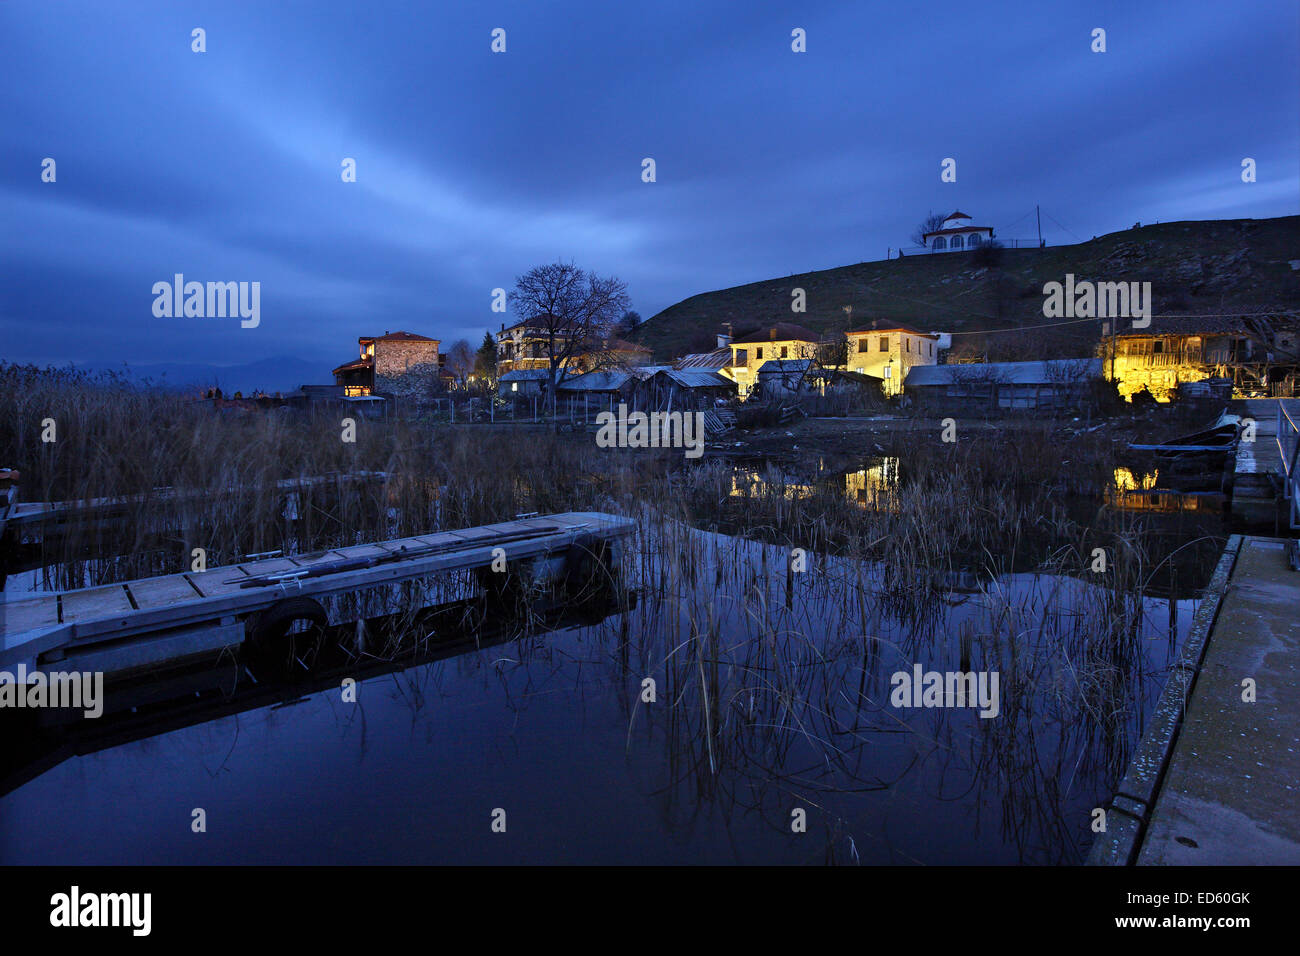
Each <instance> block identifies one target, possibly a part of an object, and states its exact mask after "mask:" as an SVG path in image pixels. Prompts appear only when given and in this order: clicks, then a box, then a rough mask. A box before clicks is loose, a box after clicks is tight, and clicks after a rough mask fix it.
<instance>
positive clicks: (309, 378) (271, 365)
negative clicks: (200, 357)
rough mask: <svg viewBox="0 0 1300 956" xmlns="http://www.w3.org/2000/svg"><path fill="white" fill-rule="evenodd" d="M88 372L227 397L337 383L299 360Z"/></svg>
mask: <svg viewBox="0 0 1300 956" xmlns="http://www.w3.org/2000/svg"><path fill="white" fill-rule="evenodd" d="M80 367H81V368H84V369H87V370H89V371H99V370H109V371H115V372H124V373H126V374H127V375H129V376H130V377H131V378H133V379H135V380H137V381H145V380H148V381H150V382H151V383H153V384H154V385H156V386H158V387H160V388H174V389H178V390H185V391H189V390H191V389H199V388H210V387H212V386H214V385H215V386H217V387H219V388H220V389H221V391H222V392H223V393H225V394H227V395H231V394H234V393H235V392H242V393H243V394H245V395H250V394H252V393H253V392H254V391H256V390H258V389H260V390H261V391H263V392H267V393H272V394H273V393H275V392H289V391H292V390H293V389H295V388H297V387H298V386H300V385H328V384H332V383H333V381H334V376H333V375H331V374H330V369H331V366H329V365H328V364H323V363H320V362H309V361H306V360H304V359H298V358H285V357H278V358H268V359H261V360H259V361H257V362H249V363H248V364H247V365H203V364H199V363H182V362H164V363H160V364H156V365H131V366H126V365H120V364H119V365H110V364H105V363H87V364H85V365H82V366H80Z"/></svg>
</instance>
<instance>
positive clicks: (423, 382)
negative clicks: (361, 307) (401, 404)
mask: <svg viewBox="0 0 1300 956" xmlns="http://www.w3.org/2000/svg"><path fill="white" fill-rule="evenodd" d="M437 386H438V343H437V342H436V341H433V340H430V341H427V342H420V341H414V342H409V341H408V342H404V341H386V340H379V341H376V342H375V386H374V391H375V393H376V394H379V395H396V396H400V397H404V398H420V397H425V396H428V395H430V394H431V393H432V392H434V391H436V389H437Z"/></svg>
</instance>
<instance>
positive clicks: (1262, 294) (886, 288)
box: [637, 216, 1300, 360]
mask: <svg viewBox="0 0 1300 956" xmlns="http://www.w3.org/2000/svg"><path fill="white" fill-rule="evenodd" d="M979 256H980V253H979V252H954V253H946V254H940V255H926V256H909V257H906V258H903V259H890V260H886V261H880V262H863V263H859V264H858V265H852V266H843V267H841V268H838V269H826V270H823V271H820V272H808V273H803V274H801V275H794V276H787V277H785V278H781V279H769V280H766V281H763V282H753V283H750V284H748V285H742V286H736V287H735V288H731V289H721V290H719V291H717V292H705V293H702V294H700V295H695V296H691V297H690V298H689V299H685V300H683V301H681V302H678V303H677V304H676V305H673V306H670V307H669V308H667V309H664V310H663V311H662V312H660V313H659V314H658V315H655V316H653V317H652V318H650V319H649V320H648V321H647V322H646V323H645V324H644V325H643V326H642V327H641V328H640V329H639V330H638V336H637V337H638V338H639V339H640V341H642V342H643V343H645V344H646V345H648V346H649V347H650V348H652V349H653V350H654V353H655V357H656V358H657V359H660V360H665V359H669V358H672V357H675V356H678V355H681V354H684V353H686V352H693V351H702V350H707V349H710V348H712V347H713V344H714V335H715V333H716V332H718V331H719V330H721V329H722V326H723V323H725V322H730V323H732V324H733V326H734V328H735V330H736V332H737V333H740V332H741V331H743V330H745V329H747V328H754V327H758V326H762V325H768V324H771V323H773V322H778V321H782V322H797V323H798V324H800V325H804V326H807V327H808V328H810V329H812V330H814V331H816V332H822V333H828V332H834V331H840V330H844V329H846V328H849V327H856V326H862V325H867V324H869V323H870V322H871V321H873V320H877V319H879V320H881V321H882V322H902V323H906V324H908V325H913V326H916V327H918V328H920V329H923V330H926V331H943V332H961V333H984V332H986V331H987V330H992V329H1008V328H1014V329H1021V328H1022V327H1026V326H1034V325H1042V324H1044V323H1046V322H1049V321H1051V320H1048V319H1045V318H1044V317H1043V313H1042V307H1043V292H1042V290H1043V283H1045V282H1049V281H1053V280H1055V281H1058V282H1060V281H1063V280H1064V277H1065V274H1066V273H1067V272H1071V273H1073V274H1074V276H1075V279H1076V281H1077V280H1080V279H1091V280H1094V281H1099V282H1101V281H1106V282H1116V281H1130V282H1132V281H1136V282H1151V283H1152V297H1153V299H1154V308H1153V312H1154V314H1156V315H1195V314H1210V313H1222V312H1234V313H1243V312H1265V311H1275V310H1284V309H1285V310H1294V309H1297V308H1300V271H1296V270H1293V269H1292V268H1291V267H1290V265H1289V264H1288V260H1293V259H1300V216H1286V217H1281V218H1277V219H1224V220H1208V221H1200V222H1168V223H1161V224H1160V225H1157V226H1144V227H1143V228H1141V229H1129V230H1125V231H1123V232H1115V233H1111V234H1109V235H1105V236H1100V237H1098V238H1096V239H1093V240H1091V241H1089V242H1083V243H1079V244H1077V245H1071V246H1050V247H1048V248H1046V249H1004V250H1001V253H1000V257H999V260H998V262H997V263H996V264H994V265H988V264H984V265H981V264H979V263H980V260H979V258H978V257H979ZM796 287H799V288H803V289H804V290H805V292H806V295H807V312H805V313H803V314H798V313H792V312H791V310H790V303H791V290H792V289H794V288H796ZM845 306H852V313H851V316H850V315H848V314H846V313H845V311H844V307H845ZM1099 331H1100V323H1099V322H1091V323H1084V324H1076V325H1067V326H1062V327H1059V328H1048V329H1025V330H1024V331H1016V332H1011V333H1001V334H991V335H985V334H967V335H960V336H956V337H954V348H955V349H958V350H960V351H965V352H968V353H971V354H974V353H979V354H984V353H985V352H986V350H987V354H988V356H989V358H990V359H991V360H999V359H1002V360H1016V359H1021V358H1047V357H1054V356H1071V355H1082V354H1087V353H1088V352H1089V351H1090V350H1091V348H1092V347H1093V345H1094V344H1095V342H1096V340H1097V336H1098V333H1099Z"/></svg>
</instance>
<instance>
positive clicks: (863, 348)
mask: <svg viewBox="0 0 1300 956" xmlns="http://www.w3.org/2000/svg"><path fill="white" fill-rule="evenodd" d="M869 351H871V339H869V338H867V337H866V336H863V337H862V338H860V339H858V352H859V353H862V352H869Z"/></svg>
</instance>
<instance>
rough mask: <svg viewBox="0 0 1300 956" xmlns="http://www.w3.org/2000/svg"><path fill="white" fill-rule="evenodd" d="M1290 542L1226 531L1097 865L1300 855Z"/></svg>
mask: <svg viewBox="0 0 1300 956" xmlns="http://www.w3.org/2000/svg"><path fill="white" fill-rule="evenodd" d="M1287 544H1288V542H1286V541H1284V540H1281V539H1276V538H1262V537H1253V536H1248V537H1242V536H1241V535H1233V536H1232V538H1231V539H1230V540H1229V543H1228V546H1227V548H1226V549H1225V551H1224V554H1223V557H1222V559H1221V560H1220V562H1219V566H1218V568H1216V570H1215V573H1214V577H1213V579H1212V581H1211V583H1210V586H1209V587H1207V589H1206V591H1205V596H1204V598H1203V599H1202V602H1201V605H1200V607H1199V608H1198V609H1197V613H1196V618H1195V619H1194V621H1193V624H1192V631H1191V633H1190V634H1189V635H1188V638H1187V642H1186V644H1185V645H1184V647H1183V651H1182V655H1181V658H1180V660H1179V662H1178V664H1177V665H1176V666H1175V668H1174V669H1173V671H1172V672H1171V673H1170V675H1169V678H1168V683H1167V684H1166V685H1165V690H1164V693H1163V694H1162V695H1161V698H1160V702H1159V704H1158V706H1157V709H1156V712H1155V714H1154V715H1153V717H1152V719H1151V721H1150V723H1149V724H1148V727H1147V732H1146V734H1145V736H1144V737H1143V739H1142V741H1141V743H1140V744H1139V746H1138V748H1137V750H1136V751H1135V752H1134V754H1133V757H1132V759H1131V761H1130V763H1129V768H1128V772H1127V773H1126V774H1125V776H1124V779H1123V780H1122V781H1121V782H1120V784H1119V787H1118V788H1117V791H1116V794H1115V796H1114V798H1113V799H1112V801H1111V803H1110V806H1109V808H1108V809H1107V829H1106V832H1105V833H1102V834H1099V835H1098V837H1097V839H1096V842H1095V843H1094V844H1093V847H1092V853H1091V855H1090V856H1089V859H1088V862H1089V863H1091V864H1098V865H1134V864H1137V865H1152V864H1155V865H1159V864H1178V865H1187V864H1193V865H1195V864H1201V865H1225V864H1289V865H1295V864H1297V863H1300V572H1297V571H1294V570H1292V569H1291V567H1290V563H1289V561H1288V558H1287V553H1286V549H1287ZM1246 681H1249V682H1251V684H1250V686H1249V687H1248V686H1247V684H1246V683H1245V682H1246ZM1252 695H1253V698H1252ZM1247 698H1252V699H1247Z"/></svg>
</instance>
